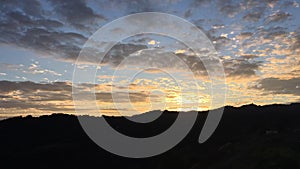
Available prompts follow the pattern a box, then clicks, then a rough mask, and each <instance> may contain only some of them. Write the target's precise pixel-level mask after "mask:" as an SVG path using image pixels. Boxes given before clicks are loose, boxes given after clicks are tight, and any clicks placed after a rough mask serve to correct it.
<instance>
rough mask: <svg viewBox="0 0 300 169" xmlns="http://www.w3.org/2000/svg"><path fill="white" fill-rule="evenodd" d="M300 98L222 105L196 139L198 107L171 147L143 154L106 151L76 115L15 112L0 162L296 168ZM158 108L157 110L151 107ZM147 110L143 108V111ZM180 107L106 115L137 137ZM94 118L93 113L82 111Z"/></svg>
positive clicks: (1, 131) (299, 163)
mask: <svg viewBox="0 0 300 169" xmlns="http://www.w3.org/2000/svg"><path fill="white" fill-rule="evenodd" d="M299 110H300V104H291V105H270V106H263V107H260V106H255V105H247V106H243V107H240V108H234V107H225V111H224V115H223V118H222V120H221V122H220V124H219V127H218V128H217V130H216V132H215V133H214V134H213V136H212V137H211V138H210V139H209V140H208V141H207V142H205V143H203V144H199V143H198V141H197V140H198V137H199V134H200V131H201V128H202V126H203V123H204V121H205V118H206V116H207V112H202V113H198V118H197V121H196V124H195V125H194V127H193V129H192V130H191V132H190V133H189V134H188V136H187V137H186V138H185V139H184V140H183V141H182V142H181V143H180V144H178V145H177V146H176V147H174V148H173V149H172V150H170V151H168V152H166V153H164V154H161V155H159V156H155V157H151V158H146V159H129V158H123V157H119V156H116V155H113V154H110V153H108V152H106V151H105V150H103V149H101V148H100V147H98V146H97V145H96V144H95V143H93V142H92V141H91V140H90V139H89V138H88V136H87V135H86V134H85V133H84V131H83V130H82V128H81V126H80V125H79V122H78V120H77V118H76V117H75V116H72V115H63V114H55V115H51V116H42V117H39V118H33V117H25V118H21V117H17V118H11V119H7V120H3V121H0V135H1V141H0V143H1V144H0V145H1V156H0V166H1V168H43V169H46V168H51V169H52V168H55V169H60V168H63V169H71V168H74V169H75V168H76V169H79V168H110V169H117V168H121V169H138V168H141V169H148V168H149V169H177V168H178V169H221V168H222V169H269V168H270V169H271V168H272V169H273V168H276V169H279V168H281V169H297V168H300V113H299ZM151 113H157V112H151ZM144 115H147V114H144ZM177 115H178V113H176V112H164V113H163V114H162V115H161V116H160V118H158V119H157V120H155V121H153V122H151V123H148V124H137V123H132V122H128V121H127V120H126V119H125V118H121V117H105V118H106V119H107V120H108V121H109V123H110V124H111V125H112V126H113V127H114V128H115V129H117V130H119V131H120V132H122V133H125V134H127V135H131V136H135V137H148V136H151V135H155V134H158V133H160V132H162V131H164V129H166V128H167V127H168V126H170V125H171V124H172V122H173V121H174V120H175V119H176V117H177ZM86 118H94V117H86Z"/></svg>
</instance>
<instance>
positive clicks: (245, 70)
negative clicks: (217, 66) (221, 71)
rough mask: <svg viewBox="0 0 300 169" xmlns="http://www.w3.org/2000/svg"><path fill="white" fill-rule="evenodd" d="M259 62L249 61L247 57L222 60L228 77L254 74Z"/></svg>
mask: <svg viewBox="0 0 300 169" xmlns="http://www.w3.org/2000/svg"><path fill="white" fill-rule="evenodd" d="M260 65H261V62H250V61H249V60H248V59H239V60H238V59H236V60H229V61H225V62H224V67H225V72H226V75H227V76H228V77H250V76H254V75H256V71H257V70H258V69H259V67H260Z"/></svg>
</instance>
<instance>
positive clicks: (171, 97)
mask: <svg viewBox="0 0 300 169" xmlns="http://www.w3.org/2000/svg"><path fill="white" fill-rule="evenodd" d="M299 5H300V1H299V0H282V1H279V0H188V1H183V0H166V1H163V0H152V1H147V0H141V1H138V0H137V1H132V0H125V1H116V0H102V1H100V2H99V1H96V0H73V1H63V2H62V1H58V0H26V1H19V0H2V1H1V3H0V34H1V36H0V51H1V52H0V118H7V117H13V116H19V115H23V116H25V115H29V114H30V115H34V116H38V115H43V114H52V113H70V114H73V113H75V112H74V106H73V100H72V75H73V71H74V66H75V61H76V58H77V57H78V54H79V52H80V50H81V48H82V47H83V45H84V43H85V42H86V41H87V40H88V38H89V37H90V36H91V35H92V34H93V33H94V32H95V31H97V30H98V29H99V28H101V26H103V25H105V24H107V23H109V22H111V21H113V20H115V19H118V18H119V17H122V16H126V15H129V14H133V13H139V12H164V13H168V14H172V15H176V16H179V17H182V18H184V19H186V20H188V21H189V22H191V23H193V24H195V25H196V26H197V27H199V29H201V30H202V31H204V32H205V34H206V35H207V37H208V38H209V39H210V40H211V42H212V44H213V45H214V47H215V49H216V50H217V52H218V56H219V58H220V60H221V62H222V64H223V66H224V70H225V74H226V87H227V97H226V103H225V104H226V105H232V106H240V105H245V104H250V103H255V104H258V105H266V104H274V103H280V104H286V103H292V102H299V101H300V60H299V59H300V57H299V56H300V8H299ZM124 26H126V25H124ZM120 31H122V30H120ZM150 55H151V56H153V55H155V56H159V57H161V58H164V57H165V58H166V57H168V56H170V55H176V56H178V57H179V58H183V59H186V60H185V61H186V64H187V65H188V66H189V67H190V68H191V69H194V70H195V71H196V72H197V71H199V72H202V73H203V72H205V71H204V70H203V66H201V64H195V63H197V59H196V60H195V59H194V58H195V56H194V55H195V54H194V53H193V52H192V51H190V50H189V48H188V47H186V46H185V45H184V44H182V43H181V42H179V41H177V40H174V39H172V38H170V37H164V36H161V35H151V34H144V35H137V36H134V37H129V38H127V39H124V40H123V41H121V42H120V43H118V44H117V45H116V46H115V47H113V48H112V49H111V51H110V52H109V53H108V54H107V56H106V60H105V62H104V63H102V64H101V65H92V64H88V63H81V64H80V65H77V68H79V69H90V68H91V67H93V66H96V67H97V69H98V71H97V76H96V79H95V84H94V82H90V83H89V84H88V83H85V84H82V85H80V86H78V87H80V88H81V89H82V91H88V90H90V88H91V86H95V89H96V97H97V104H98V105H99V107H100V109H101V112H102V113H104V114H106V115H117V111H118V110H117V109H116V107H115V104H114V102H113V99H112V92H114V93H116V95H117V96H118V98H121V99H120V100H119V101H118V103H119V105H120V107H121V109H122V110H123V111H124V112H125V114H127V115H132V114H136V113H142V112H146V111H151V110H155V109H168V110H186V111H188V110H206V109H210V108H212V107H211V105H210V99H211V98H210V93H209V85H210V83H209V81H207V80H205V79H206V77H207V75H206V74H205V73H203V74H201V75H197V76H196V77H197V78H198V82H197V83H198V85H195V84H192V83H190V80H189V79H188V78H189V76H188V75H186V74H185V73H186V72H184V71H179V70H181V68H178V67H176V68H174V67H172V66H170V67H169V70H170V71H172V72H176V71H178V72H179V73H176V74H177V75H178V76H180V78H179V79H180V80H181V81H177V82H176V81H174V79H172V78H171V77H170V76H168V74H166V73H165V72H162V71H158V70H155V69H153V70H152V69H149V70H145V71H143V72H141V73H140V74H138V75H136V76H135V77H134V79H131V81H130V83H129V86H124V85H125V84H128V78H127V77H129V76H130V77H131V75H132V71H133V70H134V69H135V67H134V66H133V67H131V68H126V69H124V70H123V71H120V72H119V74H118V75H114V73H115V71H116V70H117V68H118V65H119V64H120V63H121V62H122V60H123V59H124V58H127V57H129V56H138V57H150ZM162 60H163V59H162ZM198 62H199V61H198ZM164 67H167V68H168V65H164ZM112 81H114V84H113V85H112ZM177 83H181V84H182V85H183V86H187V87H188V88H189V90H188V91H186V92H185V93H180V92H179V89H178V86H177ZM199 84H200V85H199ZM197 87H200V88H201V89H200V91H201V92H200V93H198V94H196V93H195V90H196V88H197ZM128 88H129V89H130V92H131V93H130V95H129V98H130V100H131V103H130V104H128V103H127V102H124V101H122V98H123V97H124V98H125V97H127V96H126V95H125V94H124V93H125V92H124V90H125V89H128ZM183 95H185V96H188V97H184V100H182V98H183V97H182V96H183ZM180 101H183V102H184V103H185V106H183V107H182V105H180V104H179V103H180ZM133 110H135V111H134V113H132V112H133ZM93 115H95V114H93Z"/></svg>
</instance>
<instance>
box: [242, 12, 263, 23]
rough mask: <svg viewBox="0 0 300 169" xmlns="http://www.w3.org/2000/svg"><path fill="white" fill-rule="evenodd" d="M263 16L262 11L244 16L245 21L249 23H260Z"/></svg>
mask: <svg viewBox="0 0 300 169" xmlns="http://www.w3.org/2000/svg"><path fill="white" fill-rule="evenodd" d="M262 16H263V12H262V11H255V12H249V13H247V14H246V15H245V16H243V19H244V20H245V21H249V22H258V21H259V20H260V19H261V18H262Z"/></svg>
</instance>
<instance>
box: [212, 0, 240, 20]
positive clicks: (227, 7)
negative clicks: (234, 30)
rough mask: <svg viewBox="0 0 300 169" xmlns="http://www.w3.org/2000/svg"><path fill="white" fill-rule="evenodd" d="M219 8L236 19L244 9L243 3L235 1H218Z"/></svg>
mask: <svg viewBox="0 0 300 169" xmlns="http://www.w3.org/2000/svg"><path fill="white" fill-rule="evenodd" d="M217 6H218V8H219V10H220V12H222V13H223V14H225V15H227V16H228V17H230V18H233V17H235V16H236V15H237V14H238V13H239V12H241V11H242V9H243V5H242V3H240V2H239V1H234V0H218V2H217Z"/></svg>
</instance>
